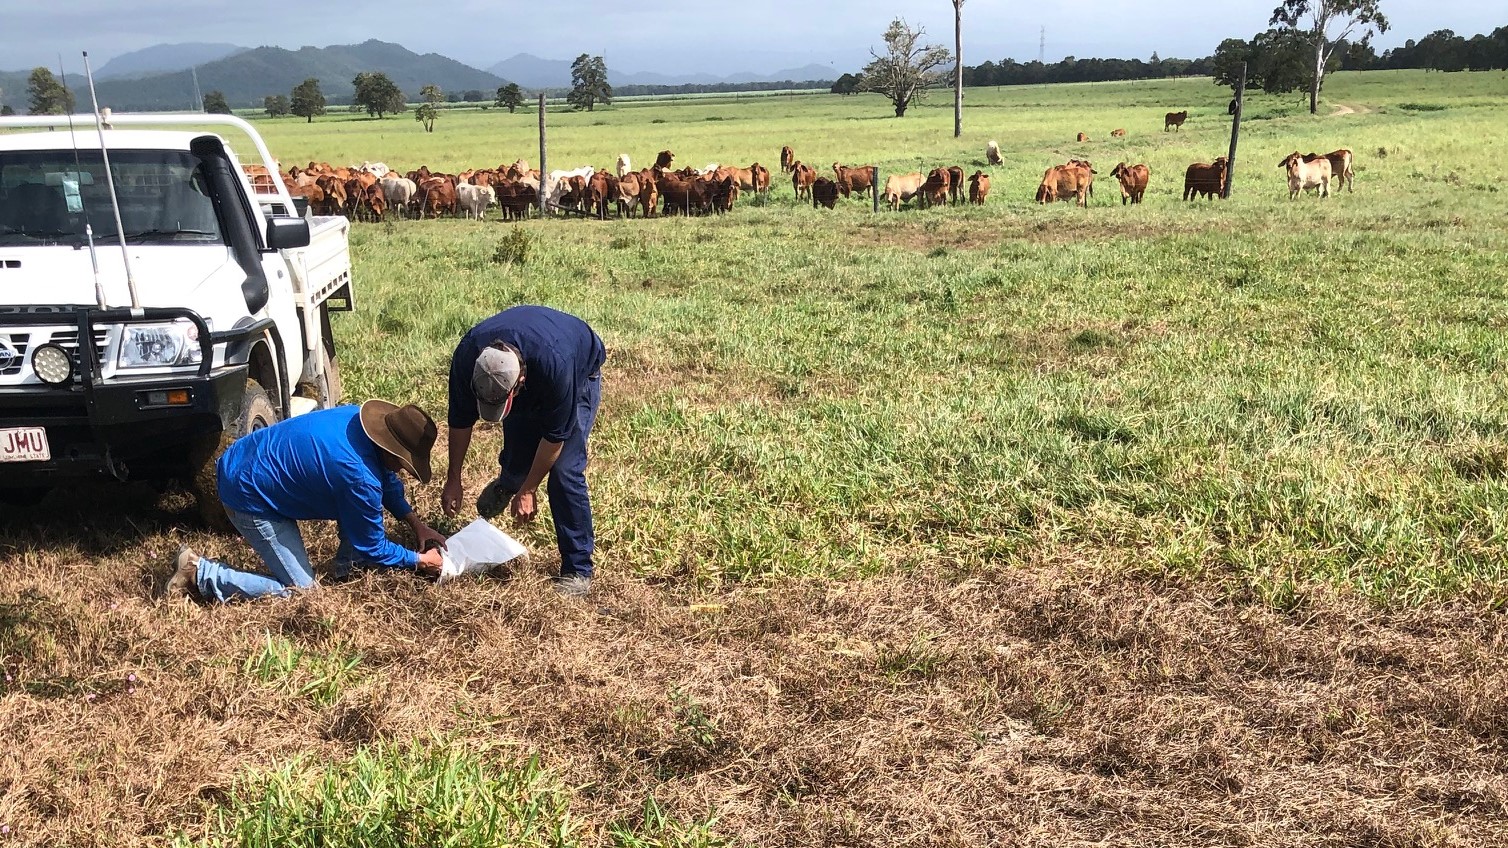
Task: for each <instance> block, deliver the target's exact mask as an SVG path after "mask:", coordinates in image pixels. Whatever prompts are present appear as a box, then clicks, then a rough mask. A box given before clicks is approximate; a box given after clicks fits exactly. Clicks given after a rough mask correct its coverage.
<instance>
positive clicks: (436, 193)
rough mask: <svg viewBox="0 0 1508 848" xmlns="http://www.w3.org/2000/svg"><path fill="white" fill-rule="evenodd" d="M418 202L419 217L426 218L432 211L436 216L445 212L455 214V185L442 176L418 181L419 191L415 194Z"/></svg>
mask: <svg viewBox="0 0 1508 848" xmlns="http://www.w3.org/2000/svg"><path fill="white" fill-rule="evenodd" d="M416 200H418V203H419V217H420V218H421V219H422V218H428V217H429V213H431V212H433V213H434V215H435V217H436V218H439V217H440V216H442V215H444V214H445V213H447V212H448V213H450V214H455V211H456V187H455V185H454V184H453V183H451V181H450V180H449V179H446V178H445V177H442V176H433V177H429V178H427V179H425V180H424V181H423V182H421V183H419V193H418V195H417V196H416Z"/></svg>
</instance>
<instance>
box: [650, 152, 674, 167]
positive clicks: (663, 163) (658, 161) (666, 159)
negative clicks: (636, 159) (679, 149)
mask: <svg viewBox="0 0 1508 848" xmlns="http://www.w3.org/2000/svg"><path fill="white" fill-rule="evenodd" d="M674 160H675V154H674V153H671V152H670V151H669V150H661V151H660V155H659V156H656V157H655V164H654V166H655V167H656V168H665V169H667V170H668V169H669V168H670V163H671V162H672V161H674Z"/></svg>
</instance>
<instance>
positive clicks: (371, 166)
mask: <svg viewBox="0 0 1508 848" xmlns="http://www.w3.org/2000/svg"><path fill="white" fill-rule="evenodd" d="M352 170H356V171H365V172H367V173H368V174H371V175H372V176H374V177H376V178H377V179H379V180H380V179H382V178H383V177H385V176H387V175H388V174H389V173H391V172H392V170H393V169H392V168H389V167H388V166H387V165H385V164H384V163H382V162H362V163H361V164H360V165H356V166H354V167H353V168H352Z"/></svg>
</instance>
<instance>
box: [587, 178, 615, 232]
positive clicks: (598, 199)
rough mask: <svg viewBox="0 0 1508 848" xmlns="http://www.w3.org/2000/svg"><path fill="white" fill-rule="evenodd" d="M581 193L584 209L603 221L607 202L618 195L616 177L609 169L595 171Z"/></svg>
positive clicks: (605, 217) (605, 218)
mask: <svg viewBox="0 0 1508 848" xmlns="http://www.w3.org/2000/svg"><path fill="white" fill-rule="evenodd" d="M583 195H584V199H585V208H586V211H588V212H590V213H592V214H593V215H596V216H597V218H598V220H604V221H605V220H607V204H608V202H609V201H611V200H612V199H613V198H614V197H617V196H618V178H617V177H615V176H613V175H612V173H611V172H609V171H597V172H596V173H594V174H592V178H591V179H590V180H588V181H587V184H586V191H585V192H583Z"/></svg>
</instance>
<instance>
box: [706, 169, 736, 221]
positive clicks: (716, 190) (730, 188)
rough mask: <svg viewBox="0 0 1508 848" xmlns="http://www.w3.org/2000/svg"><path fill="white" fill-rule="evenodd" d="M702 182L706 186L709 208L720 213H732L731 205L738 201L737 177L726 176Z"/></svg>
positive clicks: (732, 175)
mask: <svg viewBox="0 0 1508 848" xmlns="http://www.w3.org/2000/svg"><path fill="white" fill-rule="evenodd" d="M703 182H705V183H706V184H707V188H708V192H709V197H708V202H709V204H710V205H711V207H712V208H713V209H714V210H716V211H717V212H720V213H721V212H732V211H733V204H734V203H736V202H737V201H738V177H737V176H736V175H734V174H726V175H724V176H720V177H713V178H712V179H710V180H704V181H703Z"/></svg>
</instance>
